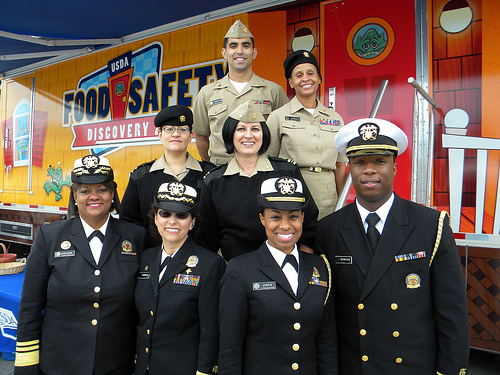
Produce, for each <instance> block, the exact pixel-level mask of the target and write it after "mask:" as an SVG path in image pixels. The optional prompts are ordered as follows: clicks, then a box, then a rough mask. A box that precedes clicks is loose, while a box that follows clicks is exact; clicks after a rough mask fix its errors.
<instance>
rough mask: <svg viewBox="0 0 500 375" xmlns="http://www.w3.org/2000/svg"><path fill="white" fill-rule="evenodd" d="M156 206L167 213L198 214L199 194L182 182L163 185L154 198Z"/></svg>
mask: <svg viewBox="0 0 500 375" xmlns="http://www.w3.org/2000/svg"><path fill="white" fill-rule="evenodd" d="M154 206H155V207H157V208H161V209H162V210H165V211H173V212H196V209H197V208H198V194H197V193H196V190H195V189H194V188H193V187H191V186H189V185H184V184H183V183H181V182H168V183H165V184H161V185H160V187H159V188H158V192H157V193H156V196H155V198H154Z"/></svg>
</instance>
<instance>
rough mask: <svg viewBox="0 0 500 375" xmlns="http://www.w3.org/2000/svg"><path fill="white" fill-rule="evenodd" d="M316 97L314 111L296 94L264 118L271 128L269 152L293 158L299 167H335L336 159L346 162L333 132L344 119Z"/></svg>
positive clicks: (335, 131)
mask: <svg viewBox="0 0 500 375" xmlns="http://www.w3.org/2000/svg"><path fill="white" fill-rule="evenodd" d="M316 101H317V106H316V109H315V111H314V115H311V113H309V112H308V111H307V110H306V109H305V108H304V106H303V105H302V103H301V102H300V101H299V100H298V99H297V97H294V98H293V99H292V100H291V101H290V103H288V104H286V105H284V106H283V107H281V108H279V109H277V110H276V111H274V112H272V113H271V115H270V116H269V118H268V119H267V125H268V126H269V130H270V132H271V145H270V146H269V150H268V154H269V155H271V156H279V157H280V158H283V159H292V160H294V161H295V162H296V163H297V164H298V165H299V166H300V167H301V168H304V167H307V168H308V167H321V168H326V169H335V163H342V162H347V158H346V157H345V156H344V155H343V154H341V153H339V152H338V151H337V148H336V147H335V135H336V134H337V132H338V131H339V130H340V128H341V127H342V126H343V125H344V120H342V117H340V115H339V114H338V113H337V112H335V111H333V110H331V109H328V108H326V107H325V106H324V105H323V104H321V102H319V101H318V100H317V99H316Z"/></svg>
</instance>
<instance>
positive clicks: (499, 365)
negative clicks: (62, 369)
mask: <svg viewBox="0 0 500 375" xmlns="http://www.w3.org/2000/svg"><path fill="white" fill-rule="evenodd" d="M12 374H14V361H5V360H4V359H3V358H2V359H0V375H12ZM467 374H468V375H500V356H498V355H497V356H495V355H494V354H491V353H486V352H481V351H479V350H471V354H470V361H469V371H468V372H467ZM68 375H69V374H68Z"/></svg>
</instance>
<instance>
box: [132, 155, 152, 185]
mask: <svg viewBox="0 0 500 375" xmlns="http://www.w3.org/2000/svg"><path fill="white" fill-rule="evenodd" d="M155 161H156V159H153V160H151V161H148V162H146V163H142V164H141V165H138V166H137V167H135V169H134V170H133V171H132V172H130V178H132V179H134V180H138V179H139V178H141V177H142V176H144V175H145V174H146V173H148V172H149V170H150V169H151V166H152V165H153V163H154V162H155Z"/></svg>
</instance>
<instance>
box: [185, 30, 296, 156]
mask: <svg viewBox="0 0 500 375" xmlns="http://www.w3.org/2000/svg"><path fill="white" fill-rule="evenodd" d="M221 53H222V56H223V57H224V59H226V60H227V63H228V64H227V65H228V74H227V75H226V76H225V77H223V78H222V79H220V80H218V81H216V82H214V83H211V84H208V85H206V86H204V87H202V89H201V90H200V92H199V93H198V96H197V98H196V101H195V103H194V106H193V113H194V124H193V131H194V132H195V133H196V146H197V147H198V151H199V153H200V156H201V158H202V159H203V160H206V161H208V160H210V161H211V162H212V163H215V164H217V165H221V164H224V163H226V162H228V161H229V160H230V159H231V155H228V154H227V153H226V150H225V147H224V142H223V141H222V135H221V131H222V125H223V124H224V121H225V120H226V118H227V117H228V116H229V114H230V113H231V112H232V111H233V110H234V109H235V108H236V107H237V106H238V105H240V104H243V103H245V102H247V101H249V102H250V103H251V104H255V105H256V106H257V107H259V109H260V111H261V113H262V114H263V115H264V118H266V119H267V117H268V116H269V114H270V113H271V111H273V110H275V109H277V108H279V107H281V106H282V105H284V104H286V103H287V102H288V98H287V96H286V95H285V92H284V91H283V89H282V88H281V86H279V85H278V84H276V83H274V82H271V81H267V80H265V79H262V78H260V77H259V76H257V75H256V74H254V73H253V71H252V60H253V59H255V58H256V57H257V49H256V48H255V46H254V39H253V36H252V34H251V33H250V30H248V28H247V27H246V26H245V25H244V24H243V23H242V22H241V21H239V20H238V21H236V22H235V23H234V24H233V25H232V26H231V28H230V29H229V31H228V32H227V34H226V36H225V37H224V47H223V48H222V50H221Z"/></svg>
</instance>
